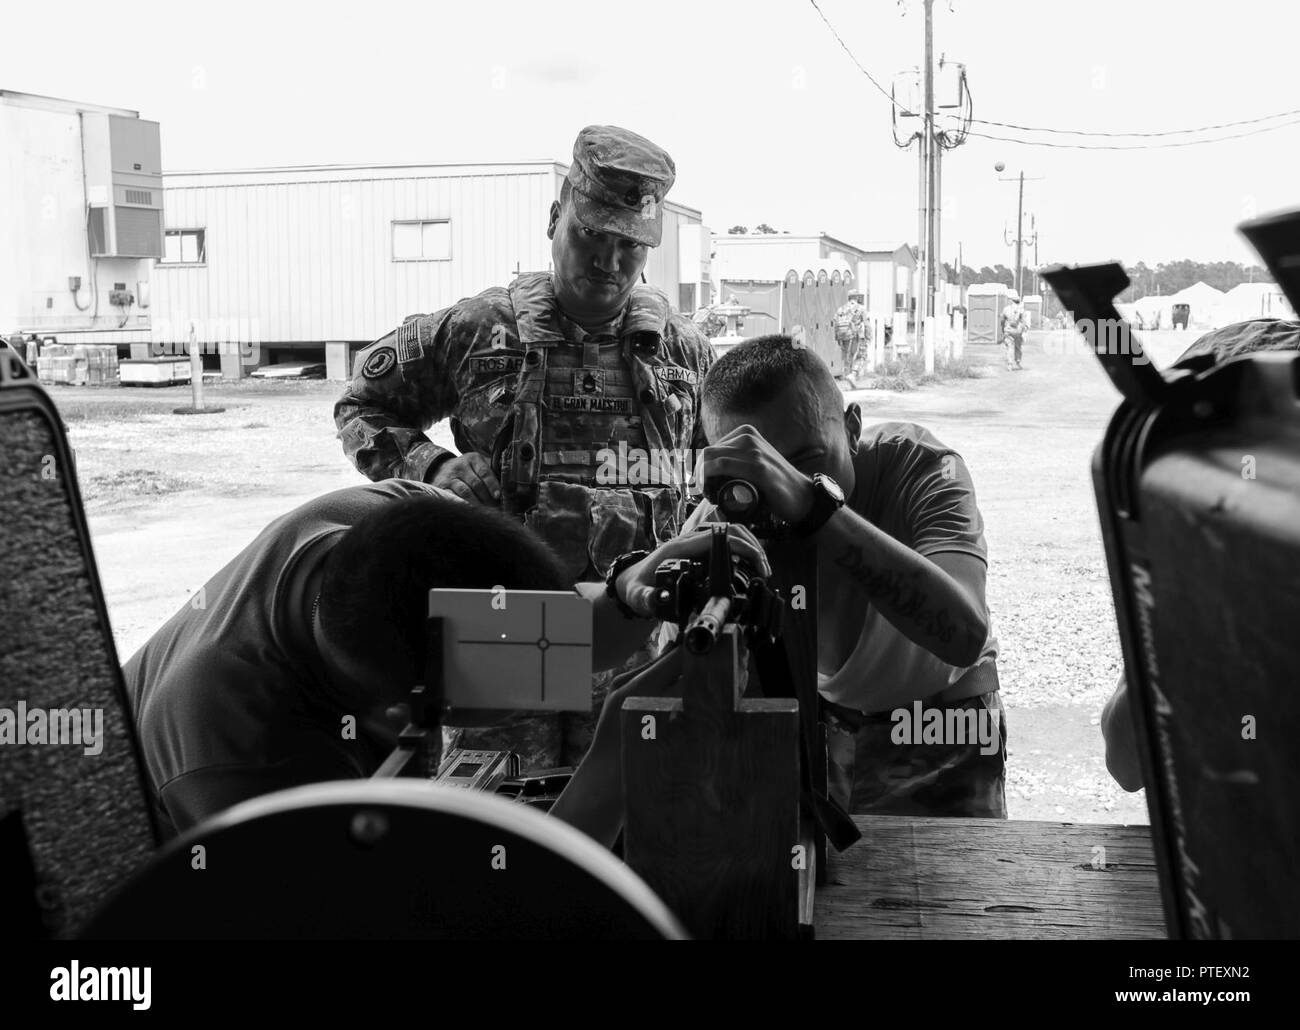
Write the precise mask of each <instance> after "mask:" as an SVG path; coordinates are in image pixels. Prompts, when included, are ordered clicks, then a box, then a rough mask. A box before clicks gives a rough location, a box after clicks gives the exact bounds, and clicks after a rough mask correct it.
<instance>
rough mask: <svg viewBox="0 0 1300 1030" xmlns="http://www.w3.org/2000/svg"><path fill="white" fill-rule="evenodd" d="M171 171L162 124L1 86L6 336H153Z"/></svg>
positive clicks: (1, 322) (62, 342)
mask: <svg viewBox="0 0 1300 1030" xmlns="http://www.w3.org/2000/svg"><path fill="white" fill-rule="evenodd" d="M161 172H162V169H161V146H160V134H159V129H158V123H157V122H151V121H146V120H144V119H142V118H141V117H140V116H139V114H138V113H137V112H135V111H128V110H125V109H124V108H117V107H103V106H101V105H99V104H86V103H80V102H78V101H74V100H58V99H55V98H53V97H41V96H34V95H32V94H28V93H15V92H13V91H10V90H0V334H6V335H9V334H12V335H14V336H17V335H18V334H21V335H22V336H23V337H25V338H26V339H27V340H31V341H39V342H41V343H43V344H52V345H53V344H57V346H59V347H65V346H73V347H78V346H84V345H91V346H120V347H123V348H125V346H126V345H127V344H130V343H132V342H137V341H147V340H148V338H149V332H150V325H149V321H150V313H151V299H150V272H151V269H152V266H153V260H154V258H157V257H159V256H161V255H162V175H161ZM27 353H28V354H30V353H32V351H31V350H28V351H27ZM56 353H61V352H55V351H51V356H53V355H55V354H56ZM114 360H115V357H114Z"/></svg>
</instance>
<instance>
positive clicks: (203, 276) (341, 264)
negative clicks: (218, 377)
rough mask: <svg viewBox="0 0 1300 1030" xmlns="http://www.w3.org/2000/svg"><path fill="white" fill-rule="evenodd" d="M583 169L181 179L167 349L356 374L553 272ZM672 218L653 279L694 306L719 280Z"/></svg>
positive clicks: (234, 366) (692, 215) (163, 323)
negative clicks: (430, 317) (449, 319)
mask: <svg viewBox="0 0 1300 1030" xmlns="http://www.w3.org/2000/svg"><path fill="white" fill-rule="evenodd" d="M567 171H568V167H567V166H566V165H563V164H560V163H558V162H555V161H531V162H520V163H514V164H458V165H391V166H388V165H384V166H380V165H349V166H327V167H321V166H316V167H301V168H271V169H257V170H246V171H226V172H169V173H166V174H165V175H164V196H165V202H164V217H165V222H166V224H165V238H164V256H163V259H162V261H161V262H159V264H158V266H157V268H156V269H155V276H154V282H155V288H154V296H155V310H156V315H155V323H156V335H157V337H158V342H157V344H156V346H155V350H166V348H167V346H168V345H169V344H171V345H179V344H181V343H184V342H186V341H189V340H193V341H196V342H197V343H199V344H201V345H202V346H203V348H204V350H205V352H206V353H208V354H214V355H215V354H220V355H221V357H220V365H221V368H222V371H223V373H224V374H225V375H226V376H228V377H237V376H239V375H242V374H244V373H247V372H249V371H251V369H252V368H253V367H255V366H257V365H262V364H269V363H274V362H276V361H277V360H281V359H282V360H286V361H289V360H293V361H302V360H322V359H323V360H324V361H325V362H326V366H327V369H328V375H329V376H330V377H331V378H343V377H345V376H346V375H347V373H348V371H349V369H350V365H351V354H352V352H353V351H354V350H355V349H357V348H358V347H362V346H365V345H366V344H368V343H370V342H372V341H373V340H376V339H378V338H379V337H380V336H382V335H384V334H385V333H387V332H389V331H390V330H391V329H393V328H395V327H396V326H397V325H399V324H400V323H401V322H402V320H403V319H404V318H405V317H406V316H407V315H411V314H415V313H417V312H420V313H424V312H432V311H437V310H439V309H440V308H443V307H446V306H447V305H449V304H452V303H454V302H455V301H457V300H459V299H461V298H463V297H469V296H473V295H474V294H476V293H479V292H481V291H482V290H485V289H487V288H488V287H489V286H504V285H506V284H507V283H509V282H510V280H511V279H512V278H514V276H515V275H517V274H519V273H521V272H530V271H540V270H544V269H548V268H550V265H551V245H550V241H549V240H548V239H547V237H546V225H547V217H548V213H549V211H550V206H551V203H552V202H553V201H555V200H558V199H559V195H560V185H561V183H562V182H563V180H564V176H565V174H566V173H567ZM664 207H665V212H664V231H663V242H662V244H661V245H660V246H659V247H657V248H655V249H653V250H651V252H650V258H649V261H648V262H647V264H646V270H645V272H646V278H647V281H648V282H650V283H651V284H653V285H655V286H657V287H659V288H660V289H661V290H663V291H664V293H666V294H667V295H668V298H669V299H670V301H672V302H673V304H674V305H678V304H680V302H681V299H682V298H683V297H686V296H687V291H686V290H685V289H684V288H683V287H685V286H688V285H690V284H696V285H697V286H698V285H699V284H700V283H701V282H702V281H703V282H707V275H708V271H707V268H705V267H702V264H701V258H700V257H699V254H700V250H701V245H700V232H701V230H699V229H693V228H692V227H697V226H700V212H699V211H696V210H693V209H691V208H688V207H683V206H682V205H680V204H676V203H673V202H672V201H669V202H667V203H666V204H665V205H664ZM704 238H705V239H707V238H708V236H707V232H705V233H704ZM705 253H706V254H707V251H706V252H705ZM705 260H707V259H705ZM690 292H691V296H692V297H693V296H695V295H696V291H695V290H691V291H690ZM686 313H687V314H690V312H689V311H687V312H686ZM215 361H216V359H215V358H212V359H210V363H215Z"/></svg>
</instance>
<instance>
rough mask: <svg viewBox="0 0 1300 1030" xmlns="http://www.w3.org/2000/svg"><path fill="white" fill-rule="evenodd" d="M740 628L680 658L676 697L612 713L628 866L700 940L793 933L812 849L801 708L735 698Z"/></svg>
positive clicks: (741, 679)
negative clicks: (806, 824) (803, 804)
mask: <svg viewBox="0 0 1300 1030" xmlns="http://www.w3.org/2000/svg"><path fill="white" fill-rule="evenodd" d="M742 653H743V652H742V649H741V641H740V631H739V630H738V628H737V627H736V626H734V625H729V626H727V627H726V628H725V629H724V630H723V632H722V634H721V635H720V637H719V639H718V642H717V644H716V646H715V647H714V648H713V650H712V651H711V652H710V653H708V654H706V655H693V654H690V653H689V652H688V653H686V654H685V655H684V659H685V686H684V689H683V697H682V698H680V699H678V698H629V699H627V700H626V701H625V702H624V703H623V710H622V713H621V719H622V724H621V725H622V738H623V783H624V802H625V811H626V823H625V827H624V838H623V853H624V857H625V859H626V861H627V863H628V865H629V866H631V868H632V869H634V870H635V871H636V872H637V874H638V875H640V876H641V878H642V879H644V880H645V881H646V883H647V884H649V886H650V887H651V889H652V890H654V891H655V892H656V893H657V894H658V895H659V897H660V898H662V899H663V901H664V903H665V904H667V905H668V907H669V908H670V909H672V910H673V911H674V912H675V913H676V914H677V916H678V917H679V918H680V919H681V920H682V921H683V922H684V923H685V924H686V926H687V928H688V929H689V930H690V932H691V934H692V935H693V936H695V937H697V938H704V939H711V938H723V939H756V938H795V937H799V936H802V935H804V934H806V933H807V931H806V930H801V929H800V922H801V917H802V918H803V919H804V920H806V923H807V925H808V926H811V918H812V912H811V897H812V889H811V883H812V877H813V875H814V865H815V855H814V853H812V849H811V848H810V847H809V843H808V841H807V839H806V837H802V836H801V826H800V810H799V799H800V772H799V746H800V741H799V733H800V728H799V707H798V703H797V702H796V700H795V699H794V698H746V697H743V693H744V684H745V670H744V667H743V666H742V664H741V660H742V658H741V656H742Z"/></svg>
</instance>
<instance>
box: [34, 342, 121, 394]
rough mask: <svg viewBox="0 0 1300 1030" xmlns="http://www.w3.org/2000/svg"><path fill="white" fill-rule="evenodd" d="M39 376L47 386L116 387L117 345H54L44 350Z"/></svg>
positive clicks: (39, 362)
mask: <svg viewBox="0 0 1300 1030" xmlns="http://www.w3.org/2000/svg"><path fill="white" fill-rule="evenodd" d="M37 374H38V375H39V376H40V377H41V381H42V382H44V383H58V384H62V385H64V386H115V385H116V384H117V346H116V344H100V345H96V344H89V343H77V344H66V343H51V344H47V345H46V346H44V347H42V348H41V354H40V358H39V359H38V360H37Z"/></svg>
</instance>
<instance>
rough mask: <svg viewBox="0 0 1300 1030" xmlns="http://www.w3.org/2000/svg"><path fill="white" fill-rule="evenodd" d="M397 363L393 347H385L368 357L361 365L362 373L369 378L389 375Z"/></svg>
mask: <svg viewBox="0 0 1300 1030" xmlns="http://www.w3.org/2000/svg"><path fill="white" fill-rule="evenodd" d="M396 364H397V358H396V357H394V355H393V349H392V348H391V347H385V348H383V349H382V350H377V351H375V352H374V353H373V354H371V355H370V357H368V358H366V363H365V364H364V365H362V366H361V374H362V375H363V376H365V377H366V378H367V379H380V378H382V377H383V376H386V375H388V373H389V372H391V371H392V370H393V366H394V365H396Z"/></svg>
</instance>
